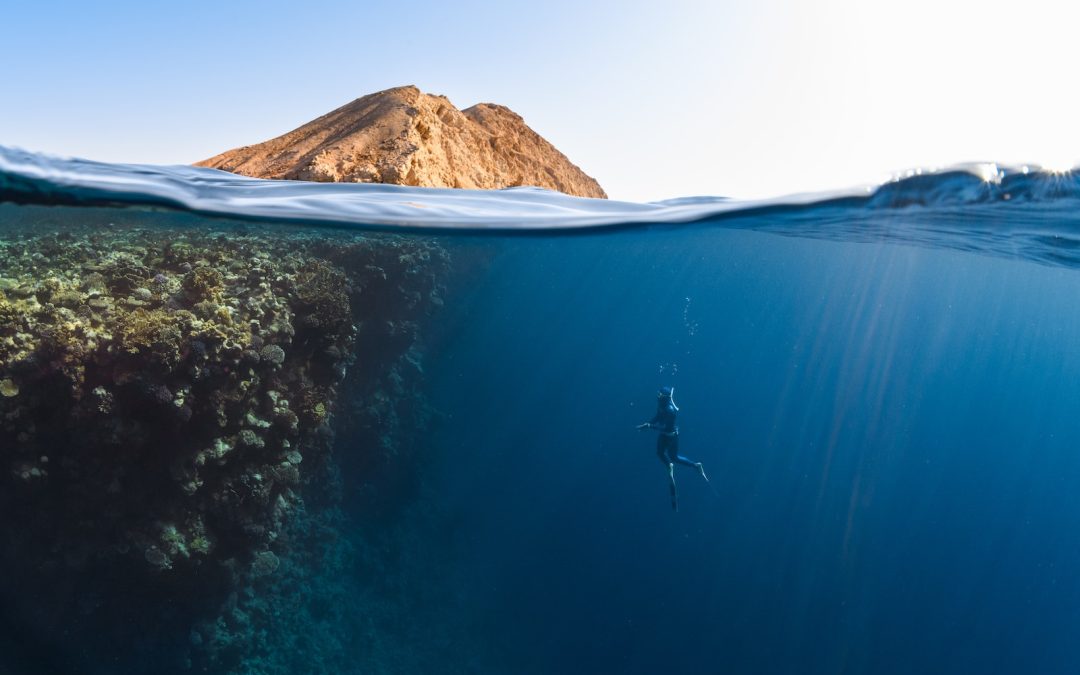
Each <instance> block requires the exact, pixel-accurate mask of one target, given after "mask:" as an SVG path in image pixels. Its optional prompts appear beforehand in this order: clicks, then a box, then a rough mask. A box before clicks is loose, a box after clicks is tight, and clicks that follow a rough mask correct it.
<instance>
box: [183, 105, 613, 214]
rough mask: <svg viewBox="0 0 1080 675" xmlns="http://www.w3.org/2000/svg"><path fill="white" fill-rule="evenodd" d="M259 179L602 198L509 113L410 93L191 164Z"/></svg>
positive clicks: (353, 108)
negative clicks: (526, 189) (528, 189)
mask: <svg viewBox="0 0 1080 675" xmlns="http://www.w3.org/2000/svg"><path fill="white" fill-rule="evenodd" d="M197 165H198V166H207V167H211V168H215V169H223V170H225V171H232V172H234V173H239V174H243V175H245V176H255V177H258V178H285V179H292V180H312V181H323V182H361V183H394V184H398V185H418V186H424V187H455V188H476V189H497V188H504V187H512V186H516V185H536V186H539V187H544V188H548V189H551V190H558V191H560V192H565V193H567V194H571V195H577V196H580V197H600V198H606V197H607V195H606V194H605V193H604V191H603V189H601V187H600V185H599V184H598V183H597V182H596V181H595V180H594V179H592V178H590V177H589V176H587V175H586V174H585V172H583V171H582V170H581V169H579V168H578V167H577V166H575V165H574V164H572V163H571V162H570V160H569V159H567V158H566V156H565V155H563V154H562V153H561V152H559V151H558V150H556V149H555V147H554V146H553V145H551V144H550V143H548V142H547V141H546V140H544V139H543V138H541V137H540V135H539V134H537V133H536V132H535V131H533V130H532V129H530V128H529V127H528V126H526V124H525V121H524V120H522V119H521V116H520V115H518V114H517V113H515V112H513V111H512V110H510V109H509V108H506V107H504V106H501V105H494V104H491V103H479V104H477V105H474V106H472V107H471V108H466V109H465V110H458V109H457V108H455V107H454V105H453V104H452V103H450V101H449V100H448V99H447V98H446V97H445V96H433V95H431V94H425V93H423V92H421V91H420V90H419V89H417V88H416V87H414V86H407V87H396V88H394V89H387V90H386V91H380V92H378V93H375V94H369V95H367V96H364V97H362V98H358V99H356V100H355V101H353V102H352V103H349V104H347V105H344V106H342V107H340V108H338V109H337V110H334V111H333V112H330V113H327V114H326V115H323V116H322V117H320V118H318V119H316V120H313V121H311V122H308V123H307V124H305V125H304V126H302V127H300V128H298V129H295V130H293V131H290V132H289V133H287V134H285V135H284V136H278V137H277V138H274V139H271V140H269V141H265V142H263V143H259V144H258V145H247V146H244V147H241V148H236V149H235V150H229V151H228V152H224V153H222V154H220V155H217V156H216V157H211V158H210V159H207V160H204V161H202V162H198V163H197Z"/></svg>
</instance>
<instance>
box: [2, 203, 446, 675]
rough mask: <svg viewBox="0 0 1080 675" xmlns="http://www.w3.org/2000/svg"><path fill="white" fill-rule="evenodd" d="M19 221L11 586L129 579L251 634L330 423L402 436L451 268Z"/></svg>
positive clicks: (289, 555) (14, 265)
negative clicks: (410, 390)
mask: <svg viewBox="0 0 1080 675" xmlns="http://www.w3.org/2000/svg"><path fill="white" fill-rule="evenodd" d="M52 211H57V209H53V210H52ZM52 211H48V213H50V214H51V213H52ZM7 213H8V216H10V213H11V212H10V211H9V212H7ZM18 213H19V214H21V215H23V216H25V215H26V214H28V213H37V212H36V211H34V210H33V209H25V208H24V210H23V211H19V212H18ZM38 215H40V214H38ZM35 217H37V216H35ZM133 220H134V221H135V222H136V223H138V222H139V219H138V218H133ZM27 221H28V222H27V223H26V226H25V227H20V222H19V219H18V218H10V217H8V218H7V219H0V225H3V229H2V232H0V235H2V236H0V509H3V513H4V514H5V515H4V519H7V520H10V522H18V523H19V527H18V528H8V529H7V535H6V538H5V540H4V541H3V542H2V543H0V564H2V565H3V566H4V567H5V571H7V572H10V574H9V575H8V577H9V578H8V582H10V583H14V582H15V580H17V579H23V580H26V579H35V580H40V579H42V578H45V577H43V576H42V570H46V571H51V573H55V574H58V575H65V574H66V575H70V574H75V573H79V574H85V573H87V570H91V569H95V570H105V572H101V574H104V575H108V574H119V572H118V571H119V570H123V577H124V579H123V583H124V584H125V585H128V586H131V587H133V588H134V587H138V584H139V581H138V580H139V579H142V580H143V582H142V583H144V584H145V587H146V588H153V589H155V591H154V592H162V593H164V592H166V591H168V592H172V593H177V594H179V595H178V597H188V596H186V595H184V594H185V593H186V592H188V591H190V589H192V588H196V587H197V588H199V589H200V590H199V593H198V594H197V595H198V598H199V600H198V607H194V606H193V607H192V608H191V611H190V616H189V617H188V618H189V619H190V620H191V621H192V622H198V621H203V622H205V621H207V620H209V621H210V622H211V623H213V622H214V621H215V620H214V619H213V616H214V615H215V612H224V613H223V614H221V615H220V616H233V615H235V614H236V612H238V611H239V612H241V613H243V607H244V606H245V603H246V602H255V600H254V598H255V597H256V594H255V592H254V591H253V590H252V589H258V588H259V587H260V585H262V586H265V585H267V584H270V583H272V581H273V579H274V578H275V577H277V576H279V575H280V573H281V570H282V569H288V568H289V565H290V564H292V563H289V562H288V561H290V560H294V559H295V557H296V556H297V555H298V552H297V551H295V550H292V549H291V548H290V546H291V544H292V543H294V542H296V541H297V540H298V539H297V537H296V535H295V534H292V535H290V532H295V529H296V522H297V520H298V519H300V518H310V517H311V516H310V515H305V514H306V504H307V497H306V491H307V490H308V488H310V487H311V486H312V481H313V477H314V476H316V475H320V472H321V473H322V474H323V475H325V472H326V471H327V466H328V461H329V458H330V457H331V451H332V448H333V441H334V438H335V429H336V428H339V427H340V425H339V424H338V421H339V420H337V419H336V417H337V415H338V414H339V412H341V411H343V410H344V411H347V413H348V415H349V416H350V417H351V418H352V419H350V420H349V422H348V424H347V425H346V426H352V427H359V428H368V429H371V430H373V433H372V435H371V437H372V438H373V439H375V438H379V439H385V438H388V437H391V436H393V434H394V433H396V432H398V431H400V430H401V423H400V420H398V419H397V417H396V416H395V412H394V411H395V409H396V405H397V403H395V402H387V401H385V400H384V399H385V394H381V396H382V398H379V396H377V395H376V394H378V393H379V392H384V391H386V390H393V389H394V388H395V387H397V389H398V390H401V391H402V392H404V389H403V388H402V384H401V377H402V375H401V371H402V369H403V368H407V369H409V372H411V373H414V374H416V375H417V376H418V375H419V370H418V369H416V368H412V367H409V366H408V365H407V364H408V363H409V359H415V354H416V349H417V346H416V345H417V336H418V332H419V323H418V321H419V319H420V318H421V317H423V316H424V315H425V314H426V313H428V312H429V311H430V310H431V309H432V308H433V307H436V306H437V305H438V304H440V303H441V300H440V299H439V298H440V287H441V279H442V277H443V276H444V274H445V271H446V264H447V255H448V254H447V253H446V251H445V249H443V248H442V247H441V246H439V245H437V244H436V243H435V242H433V241H432V240H430V239H425V238H420V237H408V238H404V237H397V236H391V235H371V234H360V233H349V232H342V231H333V232H328V231H319V230H314V229H303V230H301V229H288V228H270V227H257V228H255V227H250V226H245V225H238V224H235V223H225V222H220V221H219V222H217V223H215V225H216V226H217V227H218V228H220V229H218V230H216V231H215V230H211V229H209V228H207V227H206V223H205V222H199V223H198V225H199V226H198V227H188V228H165V227H145V226H138V225H130V226H112V227H93V228H91V227H80V226H77V225H64V224H61V223H59V222H54V221H52V220H48V219H47V223H48V226H47V228H43V227H42V224H41V223H40V222H37V221H35V220H34V218H29V217H27ZM353 373H356V376H352V377H349V376H350V375H351V374H353ZM395 383H396V384H395ZM346 390H347V391H348V392H349V399H350V402H349V403H348V404H345V403H344V402H343V399H342V395H343V392H344V391H346ZM354 398H355V400H353V399H354ZM406 399H407V397H406V396H402V399H401V400H406ZM350 451H353V452H361V453H366V454H371V455H378V454H381V453H386V452H387V448H386V447H385V443H381V442H379V441H375V440H373V441H372V442H371V443H370V444H369V445H368V446H367V447H363V448H350ZM319 489H320V490H321V489H322V486H319ZM18 570H22V572H19V571H18ZM45 576H48V575H45ZM189 595H192V594H189ZM191 602H194V600H191ZM223 607H224V609H222V608H223ZM238 608H239V609H238ZM177 621H180V620H179V619H177ZM228 632H229V631H225V633H228ZM225 633H223V632H221V631H218V633H217V634H218V635H219V637H220V635H222V634H225ZM230 634H231V635H232V636H233V637H232V638H230V639H233V640H234V641H236V640H238V639H239V638H238V637H237V634H236V631H235V630H233V631H232V632H231V633H230ZM185 635H187V631H185ZM215 640H217V639H216V638H215V639H210V636H209V634H207V636H206V639H203V638H202V637H200V638H198V640H197V642H198V643H199V644H197V645H196V644H195V642H196V641H195V640H193V643H192V645H189V649H190V650H191V651H192V652H193V655H192V656H191V659H192V660H193V662H198V663H202V664H203V665H204V666H206V664H208V663H209V664H211V665H213V668H214V669H217V670H220V669H223V668H225V667H226V665H227V663H226V661H228V660H229V659H231V660H232V661H234V662H239V660H242V658H244V656H243V654H241V653H240V652H238V651H237V649H222V648H221V644H220V640H217V641H215ZM240 642H244V641H243V640H240ZM248 643H251V641H250V640H248ZM251 644H254V643H251ZM198 653H201V654H202V656H199V655H198ZM215 659H217V661H214V660H215ZM215 664H216V665H215ZM223 664H224V665H223ZM207 667H209V666H207ZM221 672H224V670H221Z"/></svg>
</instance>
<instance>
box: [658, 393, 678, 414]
mask: <svg viewBox="0 0 1080 675" xmlns="http://www.w3.org/2000/svg"><path fill="white" fill-rule="evenodd" d="M656 396H657V398H666V399H667V400H669V401H671V407H672V408H674V409H675V412H679V406H677V405H675V387H661V388H660V391H658V392H656Z"/></svg>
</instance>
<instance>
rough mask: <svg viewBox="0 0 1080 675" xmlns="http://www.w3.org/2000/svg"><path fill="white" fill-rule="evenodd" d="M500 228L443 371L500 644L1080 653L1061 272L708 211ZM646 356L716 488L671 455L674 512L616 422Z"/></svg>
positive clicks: (1073, 431)
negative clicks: (575, 234)
mask: <svg viewBox="0 0 1080 675" xmlns="http://www.w3.org/2000/svg"><path fill="white" fill-rule="evenodd" d="M492 245H493V246H496V247H497V248H498V254H497V256H496V258H495V261H494V263H493V265H492V269H491V272H490V274H489V276H488V277H486V278H485V280H484V283H483V284H482V285H480V286H479V287H478V288H476V289H474V290H473V291H472V293H471V294H470V296H469V297H468V298H467V299H466V301H465V302H463V303H461V304H458V305H456V306H455V307H454V308H453V309H452V310H448V314H450V317H451V318H450V319H449V320H448V322H447V324H448V325H447V327H446V330H447V331H448V332H449V333H450V334H451V335H452V336H453V337H452V342H451V343H450V344H449V345H447V346H446V347H445V351H443V352H442V353H441V354H440V355H439V357H438V364H437V366H436V367H435V369H434V372H433V375H432V377H433V380H434V387H435V394H434V397H435V400H436V402H437V403H436V405H437V406H438V407H440V408H441V409H442V410H443V411H444V412H445V413H446V414H447V416H448V420H447V421H446V422H445V424H444V425H443V426H442V427H441V428H440V429H439V435H438V440H437V444H438V447H439V453H438V454H439V457H440V460H441V461H442V462H443V463H444V464H443V467H442V474H441V475H440V478H439V480H438V485H439V492H440V493H441V494H444V495H445V508H446V510H447V512H448V513H453V514H455V518H456V519H457V524H456V525H455V529H454V536H455V537H456V538H457V539H458V544H459V546H460V548H461V553H460V554H459V557H458V558H457V559H456V560H455V565H456V567H457V568H458V576H459V579H460V583H461V585H462V587H463V589H464V593H465V595H466V596H467V597H468V598H469V601H470V604H471V606H472V608H473V609H474V610H475V611H477V612H479V613H480V614H482V615H483V616H484V617H485V619H486V622H485V624H484V625H485V630H486V631H487V633H486V635H485V637H486V638H487V639H488V640H489V641H490V643H491V644H493V645H496V646H498V647H500V648H502V649H503V651H504V658H505V661H504V668H505V672H537V673H551V672H580V673H588V672H625V673H654V672H680V673H692V672H740V673H742V672H745V673H913V672H926V673H939V672H940V673H949V672H980V673H1016V672H1039V673H1068V672H1074V671H1075V669H1076V667H1077V663H1078V658H1080V652H1078V649H1077V646H1076V644H1077V643H1076V641H1075V638H1074V636H1075V633H1076V630H1077V628H1078V627H1080V577H1078V574H1077V568H1078V565H1080V544H1078V542H1077V537H1076V536H1075V533H1076V532H1077V531H1078V528H1080V498H1078V497H1077V489H1076V486H1077V484H1078V482H1080V456H1078V454H1077V452H1076V438H1078V436H1080V416H1078V415H1077V414H1076V410H1077V407H1078V405H1080V392H1078V387H1077V385H1076V383H1077V382H1078V381H1080V352H1078V350H1077V348H1076V345H1077V344H1078V340H1080V293H1078V290H1080V286H1078V279H1077V276H1076V272H1075V271H1073V270H1069V269H1061V268H1051V267H1046V266H1041V265H1036V264H1031V263H1025V262H1018V261H1013V260H1001V259H996V258H991V257H985V256H977V255H971V254H964V253H956V252H950V251H940V250H930V249H926V248H915V247H910V246H900V245H891V244H851V243H838V242H822V241H813V240H804V239H797V238H791V237H780V236H775V235H770V234H761V233H755V232H733V231H725V230H718V229H712V228H708V227H702V228H696V229H694V230H691V231H681V232H658V233H650V234H633V235H622V236H607V237H604V236H599V237H590V238H577V239H573V240H539V241H538V240H527V241H519V242H512V243H507V242H496V243H494V244H492ZM688 323H689V325H688ZM671 363H676V364H677V367H678V372H677V374H674V375H669V374H667V373H661V372H660V368H661V366H662V365H665V364H671ZM667 368H668V369H669V370H670V366H667ZM663 384H673V385H674V386H675V388H676V397H675V398H676V401H677V402H678V403H679V405H680V406H681V408H682V411H681V412H680V424H681V443H682V450H683V452H684V454H687V455H689V456H690V457H691V458H693V459H696V460H700V461H703V462H704V463H705V466H706V467H707V468H708V469H709V470H710V471H711V474H712V481H713V484H714V485H715V486H716V487H717V489H718V492H719V496H717V495H714V494H713V493H712V492H710V491H709V489H708V488H707V486H706V485H705V484H704V483H703V482H702V481H701V480H700V478H698V477H697V476H696V475H694V474H693V471H692V470H689V469H683V470H682V471H681V472H680V473H678V474H677V480H678V483H679V485H680V488H681V495H680V497H681V510H680V512H679V513H672V512H671V511H670V509H669V507H668V504H667V494H666V480H665V470H664V467H663V466H662V465H661V464H660V463H659V462H658V460H657V458H656V457H655V454H654V449H653V448H654V445H653V444H654V442H655V441H654V434H653V433H642V432H636V431H634V425H635V424H636V423H638V422H641V421H644V420H646V419H648V418H649V417H650V416H651V414H652V410H653V406H654V400H655V399H654V391H655V389H656V388H657V387H658V386H660V385H663Z"/></svg>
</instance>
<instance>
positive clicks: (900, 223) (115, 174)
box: [0, 146, 1080, 266]
mask: <svg viewBox="0 0 1080 675" xmlns="http://www.w3.org/2000/svg"><path fill="white" fill-rule="evenodd" d="M0 202H10V203H16V204H33V205H48V206H58V205H72V206H142V207H158V208H168V209H177V210H183V211H189V212H193V213H197V214H202V215H209V216H217V217H227V218H236V219H244V220H252V219H254V220H260V221H271V222H273V221H277V222H295V223H312V224H319V225H336V226H343V227H363V228H372V229H392V230H422V231H434V232H441V233H446V232H451V231H452V232H468V231H484V232H498V233H503V234H506V233H512V234H515V233H516V234H538V233H539V234H548V233H566V232H580V231H591V230H596V229H605V230H606V229H625V228H635V227H643V226H664V225H681V224H686V223H703V222H708V223H723V224H725V225H727V226H730V227H738V228H744V229H755V230H765V231H772V232H777V233H780V234H787V235H794V236H808V237H821V238H829V239H841V240H849V241H874V240H892V241H903V242H908V243H914V244H919V245H927V246H933V247H947V248H953V249H961V250H969V251H981V252H988V253H992V254H998V255H1008V256H1014V257H1015V256H1019V257H1025V258H1030V259H1034V260H1037V261H1040V262H1045V263H1051V264H1066V265H1069V266H1080V236H1078V235H1080V208H1078V206H1080V173H1076V172H1071V171H1069V172H1056V171H1049V170H1043V169H1041V168H1039V167H1037V166H1022V167H1003V166H998V165H995V164H985V163H984V164H965V165H958V166H954V167H950V168H948V169H944V170H938V171H912V172H909V173H908V174H905V175H903V176H901V177H897V178H895V179H894V180H891V181H889V182H886V183H884V184H881V185H878V186H871V187H865V186H863V187H855V188H848V189H843V190H836V191H832V192H825V193H812V194H803V195H794V196H786V197H779V198H775V199H766V200H753V201H750V200H745V201H744V200H735V199H726V198H722V197H682V198H678V199H670V200H665V201H660V202H652V203H634V202H624V201H615V200H603V199H585V198H580V197H571V196H568V195H564V194H561V193H558V192H552V191H549V190H544V189H541V188H528V187H523V188H508V189H504V190H456V189H440V188H421V187H407V186H398V185H380V184H368V183H308V182H299V181H278V180H262V179H257V178H248V177H245V176H238V175H236V174H231V173H226V172H223V171H217V170H214V169H206V168H199V167H192V166H154V165H142V164H110V163H105V162H94V161H89V160H83V159H65V158H57V157H51V156H47V155H42V154H37V153H31V152H26V151H22V150H17V149H12V148H5V147H2V146H0Z"/></svg>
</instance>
